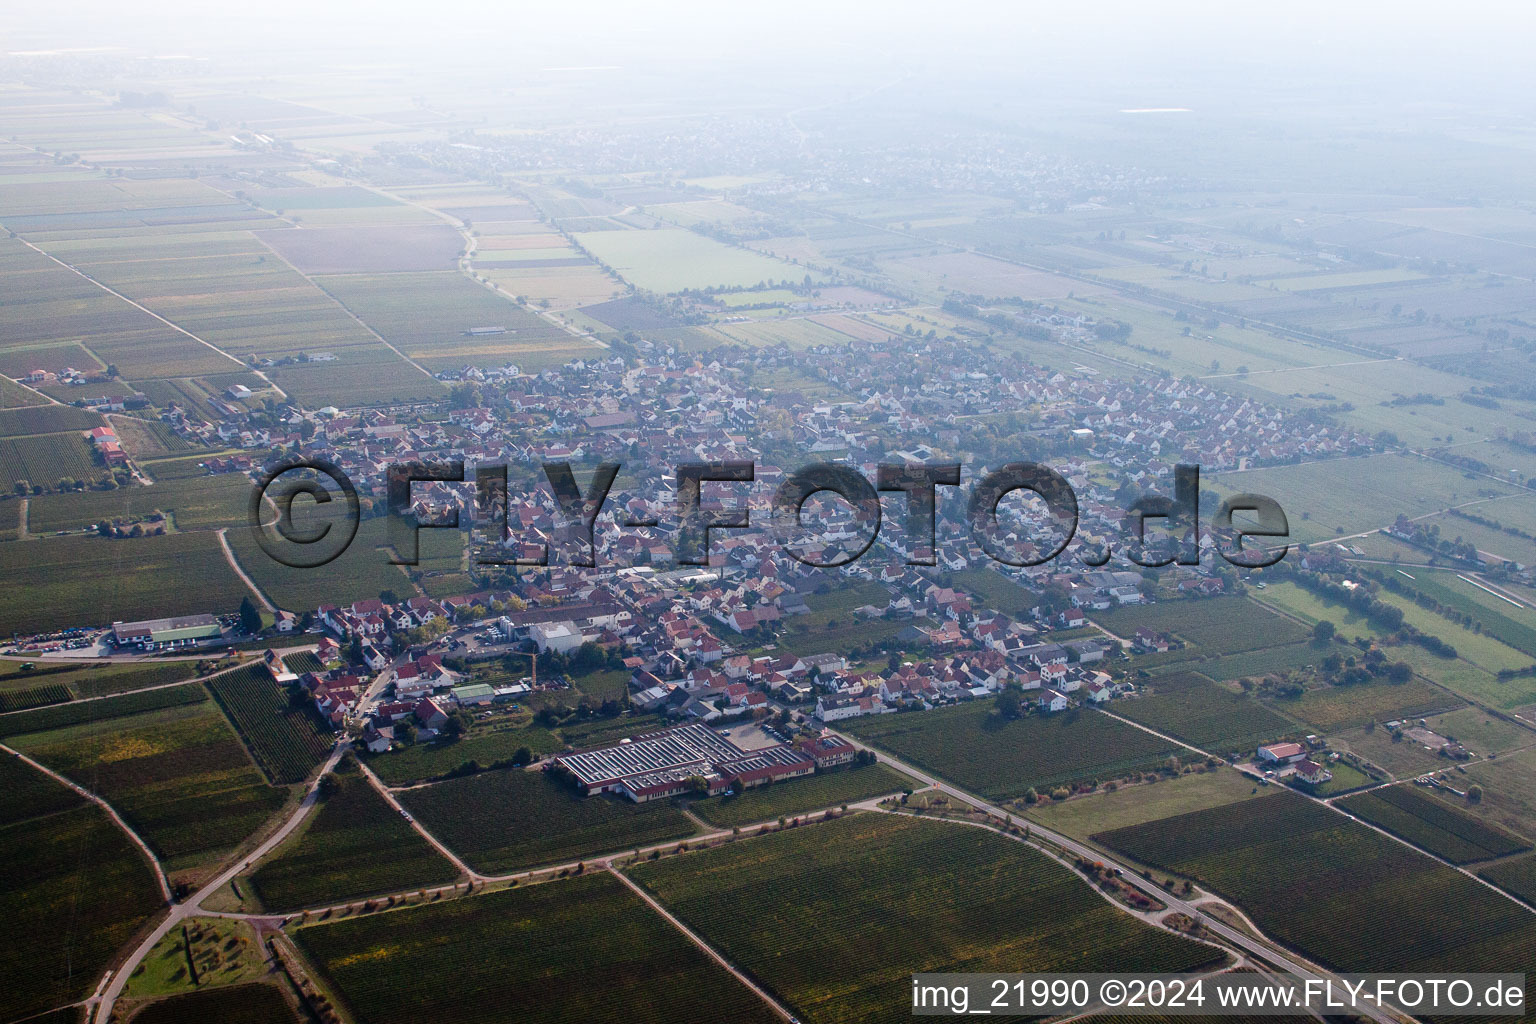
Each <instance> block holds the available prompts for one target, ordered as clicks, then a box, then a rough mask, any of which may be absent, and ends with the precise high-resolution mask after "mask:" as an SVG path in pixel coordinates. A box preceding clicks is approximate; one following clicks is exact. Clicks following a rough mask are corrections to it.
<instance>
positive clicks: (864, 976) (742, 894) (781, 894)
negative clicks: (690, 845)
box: [628, 813, 1223, 1024]
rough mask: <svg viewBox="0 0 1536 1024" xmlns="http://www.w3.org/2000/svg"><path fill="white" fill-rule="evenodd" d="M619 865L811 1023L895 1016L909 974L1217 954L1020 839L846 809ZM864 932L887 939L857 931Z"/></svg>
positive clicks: (1151, 967) (1087, 966)
mask: <svg viewBox="0 0 1536 1024" xmlns="http://www.w3.org/2000/svg"><path fill="white" fill-rule="evenodd" d="M628 870H629V873H630V874H632V875H633V877H634V878H635V879H636V880H637V881H638V882H640V884H642V885H643V886H645V887H646V888H647V889H648V890H650V891H651V892H652V893H654V894H655V895H656V896H657V897H658V898H659V899H660V900H661V901H662V902H663V903H664V904H666V906H667V907H668V909H670V910H671V911H672V912H673V913H675V914H677V915H678V916H679V917H680V918H682V919H683V921H684V922H685V923H686V924H688V925H689V926H690V927H692V928H694V929H696V930H697V931H698V932H699V933H700V934H702V935H703V937H704V938H705V940H706V941H708V942H709V943H710V944H711V945H713V946H714V947H715V948H717V949H719V950H721V952H723V953H724V954H725V955H726V956H727V957H729V958H730V959H731V960H732V961H733V962H735V963H737V964H739V965H740V966H741V967H742V968H744V969H745V970H747V971H748V972H750V973H751V974H752V975H753V976H754V977H755V978H757V979H758V980H759V981H760V982H762V983H764V984H766V985H767V986H768V987H769V988H770V989H771V990H772V991H773V992H775V993H776V994H777V995H779V996H780V997H781V998H782V999H783V1000H784V1001H785V1002H786V1003H787V1004H788V1005H789V1006H790V1008H791V1009H792V1010H793V1012H794V1013H796V1014H797V1015H798V1016H800V1017H802V1018H804V1019H808V1020H815V1021H817V1022H819V1024H865V1022H871V1024H872V1022H875V1021H889V1020H894V1019H896V1018H897V1017H899V1016H902V1015H904V1014H907V1013H910V1005H911V975H912V974H913V973H914V972H916V971H989V970H992V971H997V970H1009V969H1010V966H1009V965H1013V966H1014V967H1016V966H1017V965H1019V964H1028V965H1029V968H1030V969H1031V970H1035V971H1095V970H1110V969H1113V970H1117V971H1129V972H1136V971H1170V972H1171V971H1182V970H1192V969H1194V968H1197V967H1202V966H1206V965H1209V964H1212V963H1215V962H1219V961H1220V960H1221V959H1222V957H1223V954H1222V953H1221V951H1220V950H1217V949H1215V948H1213V947H1210V946H1205V945H1201V944H1198V943H1195V942H1192V941H1190V940H1189V939H1185V938H1182V937H1180V936H1176V935H1172V934H1170V933H1168V932H1164V931H1158V930H1154V929H1152V928H1149V927H1148V926H1146V925H1144V924H1142V923H1141V922H1140V921H1137V920H1136V919H1134V918H1132V917H1130V916H1129V915H1126V914H1124V913H1123V912H1121V911H1120V910H1118V909H1116V908H1115V907H1114V906H1113V905H1111V904H1110V903H1109V902H1108V901H1106V900H1105V899H1104V898H1103V897H1102V896H1100V895H1099V894H1098V893H1096V892H1094V891H1093V890H1092V889H1091V888H1090V887H1089V886H1088V885H1087V884H1086V883H1085V882H1083V881H1082V880H1081V879H1079V878H1078V877H1077V876H1076V875H1073V874H1072V873H1070V872H1069V871H1067V870H1065V869H1064V868H1061V867H1060V866H1058V865H1057V864H1055V863H1054V862H1052V861H1050V860H1047V859H1046V858H1045V857H1043V856H1041V855H1040V854H1038V853H1036V852H1035V851H1034V850H1032V849H1030V848H1029V847H1027V846H1025V845H1023V844H1022V843H1019V842H1016V841H1013V840H1010V839H1007V838H1004V837H1002V836H1000V835H997V834H995V833H993V832H990V831H987V830H985V829H980V828H974V827H969V826H965V825H957V824H949V823H939V822H931V821H920V820H917V819H913V818H907V817H898V816H894V815H886V814H878V813H864V814H855V815H849V816H847V817H844V818H840V819H838V820H836V821H832V822H826V823H819V824H816V825H809V826H802V827H800V828H795V829H790V830H788V831H784V832H777V833H773V834H769V835H764V836H758V837H754V838H751V839H746V840H743V841H740V842H736V843H730V844H727V845H725V846H721V847H717V848H715V849H712V850H707V851H703V852H698V853H690V854H688V855H686V856H680V857H669V858H666V859H664V860H661V861H658V862H655V863H642V864H640V865H637V866H635V867H633V868H630V869H628ZM830 880H835V882H832V883H831V884H829V882H830ZM766 894H772V896H771V898H770V899H767V900H764V898H763V897H764V896H765V895H766ZM748 906H750V907H757V908H760V912H758V913H742V910H741V908H742V907H748ZM874 935H887V936H900V941H896V942H868V941H865V940H866V939H867V938H868V937H869V936H874Z"/></svg>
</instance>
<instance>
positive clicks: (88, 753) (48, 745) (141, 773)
mask: <svg viewBox="0 0 1536 1024" xmlns="http://www.w3.org/2000/svg"><path fill="white" fill-rule="evenodd" d="M118 699H119V700H121V699H123V698H118ZM98 703H107V702H106V701H101V702H98ZM64 707H65V708H67V707H69V705H65V706H64ZM51 710H56V709H45V711H51ZM34 714H35V712H34ZM9 742H10V743H11V744H12V745H13V746H15V747H16V748H17V749H20V750H22V751H24V752H25V753H27V754H29V755H30V756H32V757H34V758H36V759H37V760H38V761H41V762H42V763H43V764H46V765H48V767H50V768H52V769H53V770H54V771H57V772H59V773H60V774H62V775H64V776H66V777H67V778H70V779H72V780H74V781H75V782H77V783H78V784H80V785H82V786H85V787H87V788H89V789H91V790H92V791H94V792H96V793H99V794H101V796H102V797H103V798H104V799H106V800H107V801H108V802H110V803H111V804H112V806H113V807H114V808H116V809H117V811H118V812H119V813H120V814H122V816H123V818H124V820H126V821H127V822H128V823H129V824H130V825H131V826H132V827H133V829H134V831H136V832H138V833H139V835H141V836H142V837H143V838H144V841H145V842H147V843H148V844H149V846H150V848H151V849H153V850H154V851H155V853H156V855H157V856H158V857H160V858H161V860H162V861H164V862H165V865H166V870H167V871H168V872H170V873H172V874H173V875H174V874H175V873H177V872H179V871H182V870H185V869H188V868H191V867H194V866H196V865H199V864H202V863H204V862H206V861H208V860H211V859H214V858H216V857H217V856H220V855H222V854H223V853H224V852H226V851H227V850H228V849H229V848H231V847H233V846H235V845H236V844H238V843H239V842H240V841H241V840H243V839H245V837H246V836H248V835H250V834H251V833H252V832H255V831H256V829H257V828H259V827H260V826H261V824H262V822H264V821H265V820H266V819H267V818H268V817H270V816H271V815H272V814H274V813H275V812H276V811H277V809H278V808H279V807H281V806H282V805H283V802H284V800H285V799H286V797H287V794H286V792H285V791H284V790H281V789H276V788H273V787H271V786H268V785H267V784H266V783H265V781H264V780H263V779H262V777H261V773H260V772H259V771H257V770H256V768H255V767H254V766H253V765H252V764H251V762H250V759H249V757H247V755H246V752H245V749H244V748H243V747H241V745H240V741H239V740H238V739H237V738H236V737H235V735H234V733H233V732H231V731H230V728H229V725H228V724H227V723H226V722H225V721H224V718H223V716H222V715H220V714H219V713H218V711H217V710H216V709H215V708H214V707H213V706H212V704H210V703H207V702H204V703H202V704H195V705H189V706H185V707H180V708H168V709H166V710H163V711H154V712H146V713H142V714H138V715H134V716H131V717H126V718H113V719H107V720H105V721H100V722H92V723H87V724H83V725H77V726H71V727H67V728H63V729H55V730H53V731H50V732H41V733H28V734H26V735H23V736H16V737H15V738H14V739H12V740H10V741H9Z"/></svg>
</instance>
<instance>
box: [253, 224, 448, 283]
mask: <svg viewBox="0 0 1536 1024" xmlns="http://www.w3.org/2000/svg"><path fill="white" fill-rule="evenodd" d="M256 236H257V237H258V238H260V239H261V240H262V241H263V242H265V243H266V244H267V245H269V246H270V247H271V248H272V249H273V250H274V251H276V252H277V254H278V255H279V256H281V257H283V259H285V260H287V261H288V262H289V263H292V264H293V265H294V266H295V267H297V268H298V269H299V270H301V271H303V272H304V273H307V274H375V273H385V272H389V271H402V270H451V269H453V266H454V263H455V261H456V260H457V259H458V257H459V254H460V253H461V252H462V251H463V248H464V241H463V239H462V238H460V237H459V234H458V232H456V231H454V230H453V229H452V228H450V227H448V226H447V225H446V224H442V225H437V224H434V225H425V226H422V227H365V226H359V227H349V228H306V229H302V230H298V231H258V232H257V233H256Z"/></svg>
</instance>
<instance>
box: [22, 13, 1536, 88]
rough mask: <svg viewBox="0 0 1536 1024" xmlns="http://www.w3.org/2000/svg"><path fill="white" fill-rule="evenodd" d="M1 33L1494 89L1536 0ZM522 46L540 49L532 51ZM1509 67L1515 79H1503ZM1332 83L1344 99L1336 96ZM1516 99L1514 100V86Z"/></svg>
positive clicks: (44, 40) (626, 60) (643, 60)
mask: <svg viewBox="0 0 1536 1024" xmlns="http://www.w3.org/2000/svg"><path fill="white" fill-rule="evenodd" d="M0 6H3V7H4V8H5V9H4V10H3V11H0V49H4V50H11V51H14V50H20V49H37V48H52V47H93V46H123V47H127V48H129V49H131V50H135V51H139V52H143V53H146V54H157V53H192V54H194V55H213V56H227V55H231V54H237V55H244V56H247V57H251V58H263V57H269V56H271V55H273V54H276V55H278V56H281V55H284V54H286V55H289V56H293V55H295V54H298V53H305V54H311V53H320V54H326V55H329V56H330V57H331V59H333V60H335V61H337V62H338V63H341V62H366V61H378V62H398V61H401V60H410V59H415V60H417V61H420V62H422V64H424V65H434V66H439V67H441V66H445V65H450V66H451V65H452V64H453V63H454V62H460V63H462V64H465V65H474V66H477V67H484V66H485V65H487V64H493V63H494V62H496V61H497V60H499V59H500V60H505V61H507V62H508V63H509V64H522V63H525V62H526V61H527V60H528V59H529V55H530V50H532V51H534V52H536V53H537V54H538V55H539V56H540V57H542V56H544V55H547V57H548V59H549V61H551V62H552V63H554V64H557V65H566V64H575V65H588V64H610V63H623V64H626V65H657V64H660V65H666V64H668V63H673V64H677V65H680V66H681V65H688V64H699V63H717V62H719V61H722V60H726V61H733V62H739V64H740V65H741V66H742V67H743V68H753V69H762V68H768V69H772V68H775V67H782V68H784V69H785V70H786V71H788V70H792V69H793V68H795V67H796V66H799V65H801V64H803V63H805V62H815V63H816V64H817V66H819V67H821V68H822V69H823V70H828V69H829V68H830V67H835V66H838V65H839V62H841V63H843V64H846V66H847V68H848V71H849V74H850V76H857V75H860V74H864V73H866V70H867V69H868V68H870V67H875V66H881V65H889V64H890V63H891V62H892V61H900V62H905V63H910V64H912V65H914V66H917V67H921V68H922V69H923V70H924V71H926V72H929V73H936V74H944V73H947V72H949V71H974V70H975V69H978V68H982V69H985V70H986V72H987V73H988V74H994V75H999V76H1010V75H1016V76H1018V77H1020V78H1026V79H1027V78H1036V79H1039V78H1042V77H1049V78H1053V79H1061V80H1065V81H1075V80H1081V81H1083V82H1098V81H1102V80H1104V79H1105V78H1113V79H1116V80H1120V81H1123V82H1128V83H1132V84H1134V82H1135V81H1136V80H1137V79H1138V77H1145V78H1147V79H1148V80H1165V81H1187V82H1189V83H1190V87H1191V88H1192V89H1194V88H1200V87H1204V86H1207V85H1209V79H1210V78H1211V77H1212V76H1214V77H1215V79H1216V82H1217V83H1218V84H1217V87H1218V88H1220V83H1223V82H1226V83H1236V84H1240V85H1242V86H1245V87H1248V88H1254V87H1271V86H1273V87H1283V86H1284V85H1286V84H1287V82H1288V81H1289V80H1290V79H1291V78H1293V77H1294V78H1298V79H1306V80H1310V81H1312V82H1314V83H1315V82H1317V81H1323V82H1325V83H1326V82H1328V81H1333V80H1336V81H1338V82H1339V83H1340V84H1341V87H1343V88H1349V89H1352V88H1356V87H1358V85H1359V83H1360V82H1361V81H1368V82H1375V83H1378V84H1381V85H1385V86H1388V87H1389V88H1403V89H1407V90H1409V91H1412V92H1415V93H1418V94H1420V95H1425V94H1431V95H1432V94H1433V93H1434V92H1435V91H1436V90H1440V89H1445V90H1448V91H1450V92H1454V93H1456V94H1458V95H1459V96H1461V97H1463V98H1465V97H1467V96H1473V97H1475V96H1477V95H1479V94H1480V93H1483V94H1488V95H1489V96H1490V98H1493V95H1494V94H1497V93H1501V92H1502V93H1505V94H1506V95H1504V96H1503V99H1505V100H1508V99H1510V98H1512V97H1511V96H1509V95H1508V94H1509V93H1512V92H1514V91H1515V90H1516V89H1517V88H1521V87H1522V86H1523V83H1525V82H1527V81H1528V80H1529V75H1530V71H1529V66H1530V65H1531V63H1532V61H1531V59H1530V55H1531V53H1532V51H1533V50H1536V4H1531V3H1528V2H1524V0H1497V2H1495V0H1463V2H1460V3H1455V4H1446V3H1444V2H1437V3H1422V2H1402V0H1397V2H1392V3H1383V2H1377V0H1370V2H1352V0H1285V2H1275V3H1253V2H1246V3H1244V2H1233V0H1220V2H1216V0H1165V2H1148V0H1135V2H1132V0H1099V2H1094V3H1087V4H1085V3H1081V2H1070V3H1041V2H1037V0H1015V2H966V0H946V2H938V0H925V2H913V0H879V2H839V0H777V2H773V3H765V4H752V5H747V4H740V3H729V2H710V3H704V2H692V0H689V2H675V0H674V2H668V0H662V2H651V3H635V2H632V0H623V2H618V0H585V2H583V0H576V2H569V0H558V2H554V3H549V4H542V3H530V2H527V0H430V2H428V0H367V2H360V0H258V2H252V3H246V4H230V3H227V2H224V3H219V2H213V3H210V2H209V0H145V2H141V3H127V4H125V3H122V0H81V2H74V3H67V4H36V3H9V4H4V5H0ZM535 59H537V58H535ZM1517 83H1520V85H1517ZM1346 98H1347V97H1346ZM1513 98H1515V99H1517V100H1520V101H1521V102H1524V100H1523V97H1513Z"/></svg>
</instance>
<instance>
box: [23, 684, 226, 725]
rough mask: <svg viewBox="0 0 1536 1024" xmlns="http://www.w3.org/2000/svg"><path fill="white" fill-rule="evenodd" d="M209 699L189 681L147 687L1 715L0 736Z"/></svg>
mask: <svg viewBox="0 0 1536 1024" xmlns="http://www.w3.org/2000/svg"><path fill="white" fill-rule="evenodd" d="M207 699H208V691H206V690H204V689H203V688H202V686H200V685H198V684H197V683H186V684H184V685H181V686H167V687H162V688H159V689H153V690H145V691H144V692H142V693H126V694H124V695H122V696H115V697H111V698H110V699H107V700H89V701H78V702H76V703H73V704H60V705H56V706H54V707H48V708H40V709H37V710H35V711H27V712H24V713H22V714H15V715H5V716H3V717H0V737H5V736H18V735H20V734H22V733H29V732H47V731H50V730H53V729H64V728H67V727H69V726H72V725H84V724H86V723H90V722H105V721H110V720H111V719H114V718H126V717H128V716H130V715H137V714H140V713H142V712H145V711H159V710H161V709H164V708H174V707H183V706H185V705H188V704H202V703H203V702H205V701H207Z"/></svg>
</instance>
